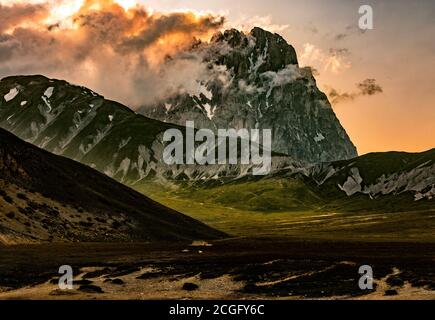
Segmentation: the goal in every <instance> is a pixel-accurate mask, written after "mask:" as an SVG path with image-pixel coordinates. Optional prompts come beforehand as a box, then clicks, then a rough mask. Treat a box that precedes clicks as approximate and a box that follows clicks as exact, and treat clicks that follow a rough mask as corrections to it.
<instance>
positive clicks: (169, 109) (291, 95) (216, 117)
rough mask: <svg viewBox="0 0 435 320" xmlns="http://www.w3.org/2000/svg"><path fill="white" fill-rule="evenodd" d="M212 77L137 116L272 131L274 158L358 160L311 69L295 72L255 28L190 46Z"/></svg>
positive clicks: (281, 48) (285, 47) (287, 55)
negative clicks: (276, 155)
mask: <svg viewBox="0 0 435 320" xmlns="http://www.w3.org/2000/svg"><path fill="white" fill-rule="evenodd" d="M191 53H192V54H195V55H197V56H200V57H201V59H203V62H204V63H206V64H207V66H208V68H209V69H210V70H217V72H214V73H213V74H214V76H212V77H210V78H209V79H206V80H201V81H200V83H199V85H200V86H201V88H200V93H199V94H196V95H192V94H188V93H183V94H177V95H175V96H172V97H170V98H169V99H167V100H166V101H161V102H159V103H156V104H154V105H149V106H144V107H143V108H141V112H142V113H144V114H145V115H147V116H149V117H151V118H155V119H158V120H162V121H165V122H171V123H176V124H180V125H184V124H185V122H186V121H187V120H190V121H194V122H195V126H196V127H198V128H210V129H213V130H217V128H225V129H226V128H235V129H240V128H246V129H252V128H259V129H271V130H272V139H273V140H272V147H273V150H274V151H276V152H280V153H284V154H288V155H290V156H292V157H294V158H296V159H299V160H303V161H309V162H313V163H315V162H321V161H334V160H342V159H349V158H353V157H356V156H357V151H356V148H355V146H354V145H353V144H352V142H351V141H350V138H349V137H348V135H347V134H346V131H345V130H344V129H343V127H342V126H341V124H340V122H339V121H338V119H337V117H336V116H335V114H334V112H333V110H332V108H331V105H330V103H329V101H328V99H327V97H326V95H325V94H324V93H322V92H321V91H320V90H319V89H318V88H317V85H316V80H315V78H314V77H313V75H312V72H311V69H310V68H300V67H299V65H298V60H297V56H296V52H295V50H294V48H293V47H292V46H291V45H289V44H288V43H287V42H286V41H285V40H284V39H283V38H282V37H281V36H280V35H278V34H272V33H270V32H267V31H265V30H262V29H260V28H254V29H253V30H252V31H251V32H250V33H249V34H244V33H242V32H239V31H237V30H234V29H232V30H227V31H225V32H224V33H218V34H216V35H215V36H214V37H213V38H212V39H211V41H210V43H199V44H197V45H195V46H194V47H193V48H192V50H191Z"/></svg>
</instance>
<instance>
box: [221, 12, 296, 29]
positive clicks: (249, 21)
mask: <svg viewBox="0 0 435 320" xmlns="http://www.w3.org/2000/svg"><path fill="white" fill-rule="evenodd" d="M230 27H231V28H235V29H237V30H242V31H245V32H249V31H251V30H252V29H253V28H254V27H259V28H262V29H264V30H267V31H269V32H275V33H280V32H283V31H285V30H287V29H288V28H289V25H288V24H276V23H273V21H272V17H271V16H270V15H266V16H253V17H248V16H242V17H240V18H239V19H238V20H237V21H235V22H234V23H232V24H231V26H230Z"/></svg>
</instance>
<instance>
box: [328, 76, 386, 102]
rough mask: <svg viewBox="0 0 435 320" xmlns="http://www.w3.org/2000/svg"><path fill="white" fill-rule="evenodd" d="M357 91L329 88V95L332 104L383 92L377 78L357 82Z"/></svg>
mask: <svg viewBox="0 0 435 320" xmlns="http://www.w3.org/2000/svg"><path fill="white" fill-rule="evenodd" d="M356 87H357V89H358V90H357V91H353V92H339V91H338V90H336V89H334V88H330V87H329V88H328V96H329V99H330V100H331V103H332V104H338V103H341V102H346V101H353V100H355V99H356V98H358V97H361V96H373V95H375V94H378V93H383V89H382V87H381V86H380V85H379V84H377V83H376V79H365V80H364V81H362V82H360V83H357V84H356Z"/></svg>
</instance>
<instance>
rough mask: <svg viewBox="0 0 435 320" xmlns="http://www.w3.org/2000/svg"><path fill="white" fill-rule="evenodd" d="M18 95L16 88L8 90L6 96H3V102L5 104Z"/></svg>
mask: <svg viewBox="0 0 435 320" xmlns="http://www.w3.org/2000/svg"><path fill="white" fill-rule="evenodd" d="M18 93H20V91H19V90H18V88H17V87H15V88H12V89H11V90H9V92H8V93H6V94H5V95H4V99H5V101H6V102H9V101H11V100H12V99H14V98H15V97H16V96H17V95H18Z"/></svg>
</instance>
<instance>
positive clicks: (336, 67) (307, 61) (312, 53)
mask: <svg viewBox="0 0 435 320" xmlns="http://www.w3.org/2000/svg"><path fill="white" fill-rule="evenodd" d="M349 56H350V51H349V50H348V49H346V48H330V49H329V51H328V53H325V52H324V51H323V50H322V49H320V48H318V47H316V46H315V45H313V44H311V43H305V44H304V51H303V53H302V54H301V56H300V63H301V65H306V66H313V67H314V68H315V69H317V70H319V69H322V70H323V71H330V72H332V73H336V74H337V73H340V72H342V71H344V70H346V69H349V68H350V67H351V62H350V61H349Z"/></svg>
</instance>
